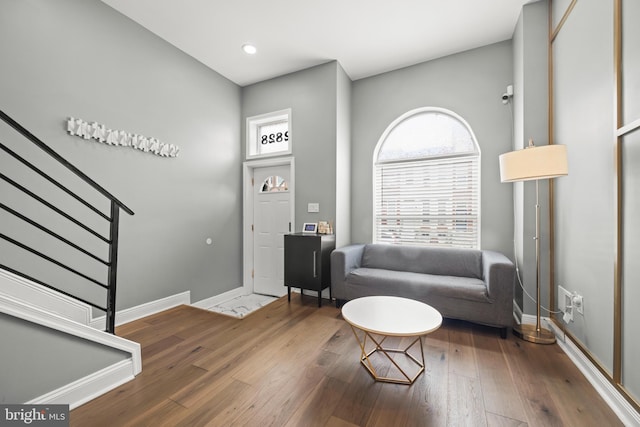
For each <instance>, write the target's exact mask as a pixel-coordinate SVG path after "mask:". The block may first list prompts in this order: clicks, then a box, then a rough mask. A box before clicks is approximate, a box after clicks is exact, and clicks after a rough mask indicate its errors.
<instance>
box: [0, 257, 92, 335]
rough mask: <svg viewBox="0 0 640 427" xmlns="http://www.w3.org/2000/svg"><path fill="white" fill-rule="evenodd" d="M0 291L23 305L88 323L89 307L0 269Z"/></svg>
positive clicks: (89, 319)
mask: <svg viewBox="0 0 640 427" xmlns="http://www.w3.org/2000/svg"><path fill="white" fill-rule="evenodd" d="M0 292H2V293H3V294H4V295H7V296H10V297H11V298H13V299H14V300H17V301H20V302H21V303H23V304H24V305H28V306H32V307H34V308H38V309H40V310H42V311H46V312H49V313H53V314H56V315H58V316H60V317H64V318H66V319H70V320H73V321H74V322H77V323H81V324H83V325H88V324H89V323H90V322H91V307H90V306H89V305H87V304H85V303H82V302H80V301H77V300H75V299H73V298H70V297H68V296H66V295H63V294H61V293H59V292H56V291H54V290H52V289H48V288H46V287H44V286H41V285H39V284H37V283H34V282H32V281H30V280H27V279H25V278H23V277H20V276H18V275H16V274H13V273H11V272H8V271H5V270H2V269H0Z"/></svg>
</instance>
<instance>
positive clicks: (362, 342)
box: [350, 325, 424, 385]
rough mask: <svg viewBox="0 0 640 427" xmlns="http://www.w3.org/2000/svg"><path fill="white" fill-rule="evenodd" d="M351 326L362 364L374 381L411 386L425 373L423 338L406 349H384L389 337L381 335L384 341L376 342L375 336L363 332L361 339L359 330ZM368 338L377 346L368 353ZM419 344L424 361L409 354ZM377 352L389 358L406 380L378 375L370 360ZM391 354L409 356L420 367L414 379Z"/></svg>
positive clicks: (416, 340) (419, 338) (420, 337)
mask: <svg viewBox="0 0 640 427" xmlns="http://www.w3.org/2000/svg"><path fill="white" fill-rule="evenodd" d="M350 326H351V330H352V331H353V335H355V337H356V340H357V341H358V345H359V346H360V363H361V364H362V366H364V367H365V369H366V370H367V371H368V372H369V373H370V374H371V376H372V377H373V379H375V380H376V381H381V382H386V383H394V384H405V385H411V384H413V383H414V381H415V380H416V379H417V378H418V377H419V376H420V374H422V373H423V372H424V347H423V344H422V336H419V337H417V338H416V339H415V340H413V342H411V344H409V345H408V346H407V347H405V348H404V349H398V348H384V347H382V344H383V343H384V341H385V340H386V339H387V336H384V335H381V337H382V339H379V340H376V338H375V337H374V336H373V335H371V334H370V333H369V332H367V331H362V332H363V336H362V339H361V338H360V337H359V336H358V333H357V331H356V329H357V328H355V327H354V326H353V325H350ZM367 338H368V339H370V340H371V341H372V342H373V343H374V344H375V347H374V349H373V350H371V351H369V352H367V350H366V347H367ZM417 342H419V343H420V356H421V358H422V360H418V359H416V358H415V357H414V356H413V355H411V354H409V349H410V348H411V347H413V346H414V345H415V344H416V343H417ZM377 352H380V353H382V354H384V355H385V356H386V357H387V359H389V361H390V362H391V363H392V364H393V365H394V366H395V367H396V368H397V369H398V370H399V371H400V373H401V374H402V376H403V377H404V378H393V377H383V376H380V375H378V373H377V372H376V369H375V367H374V366H373V364H372V363H371V360H369V357H370V356H371V355H372V354H374V353H377ZM389 353H404V355H405V356H407V357H408V358H409V359H410V360H412V361H413V362H414V363H415V364H416V365H418V367H419V370H418V372H417V373H416V374H415V375H414V376H413V377H410V376H409V375H408V374H407V373H406V372H405V370H404V369H402V368H401V367H400V366H399V365H398V363H397V362H396V361H395V360H393V358H392V357H391V356H390V355H389Z"/></svg>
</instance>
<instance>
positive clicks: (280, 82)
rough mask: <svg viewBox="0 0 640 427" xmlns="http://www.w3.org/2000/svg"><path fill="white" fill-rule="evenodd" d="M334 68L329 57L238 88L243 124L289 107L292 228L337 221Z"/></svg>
mask: <svg viewBox="0 0 640 427" xmlns="http://www.w3.org/2000/svg"><path fill="white" fill-rule="evenodd" d="M337 67H338V63H337V62H335V61H333V62H329V63H326V64H323V65H318V66H316V67H312V68H308V69H306V70H303V71H298V72H296V73H292V74H287V75H286V76H282V77H278V78H274V79H271V80H267V81H264V82H260V83H256V84H253V85H250V86H245V87H244V88H242V123H244V122H245V121H246V118H247V117H252V116H256V115H258V114H264V113H269V112H272V111H278V110H283V109H285V108H291V124H292V125H291V126H292V155H293V156H294V157H295V188H296V202H295V203H296V206H295V218H296V231H300V227H302V224H303V223H305V222H318V220H330V221H334V222H335V219H336V193H335V189H336V129H337V124H336V122H337V101H336V96H337V95H336V85H337V82H336V80H337V75H338V74H337ZM244 132H245V131H244V128H243V141H244ZM243 145H244V144H243ZM244 149H245V148H244V146H243V158H244V155H245V153H244ZM308 203H319V204H320V211H319V212H318V213H307V204H308ZM338 232H339V229H338V226H337V225H336V233H338Z"/></svg>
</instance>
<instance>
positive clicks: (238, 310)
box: [207, 294, 278, 319]
mask: <svg viewBox="0 0 640 427" xmlns="http://www.w3.org/2000/svg"><path fill="white" fill-rule="evenodd" d="M277 299H278V298H277V297H272V296H270V295H260V294H249V295H241V296H239V297H236V298H234V299H231V300H229V301H225V302H223V303H220V304H218V305H214V306H213V307H209V308H208V309H207V310H209V311H213V312H215V313H220V314H224V315H226V316H231V317H235V318H236V319H242V318H243V317H246V316H248V315H249V314H251V313H253V312H254V311H256V310H258V309H260V308H262V307H264V306H265V305H267V304H270V303H272V302H274V301H275V300H277Z"/></svg>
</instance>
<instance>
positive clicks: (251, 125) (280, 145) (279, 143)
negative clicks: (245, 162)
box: [246, 109, 292, 159]
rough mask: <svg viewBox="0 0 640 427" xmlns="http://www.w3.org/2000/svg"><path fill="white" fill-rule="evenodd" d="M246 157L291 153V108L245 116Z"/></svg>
mask: <svg viewBox="0 0 640 427" xmlns="http://www.w3.org/2000/svg"><path fill="white" fill-rule="evenodd" d="M246 139H247V153H246V154H247V159H255V158H260V157H271V156H279V155H284V154H291V152H292V150H291V143H292V139H291V109H286V110H281V111H274V112H272V113H266V114H261V115H259V116H253V117H248V118H247V130H246Z"/></svg>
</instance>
